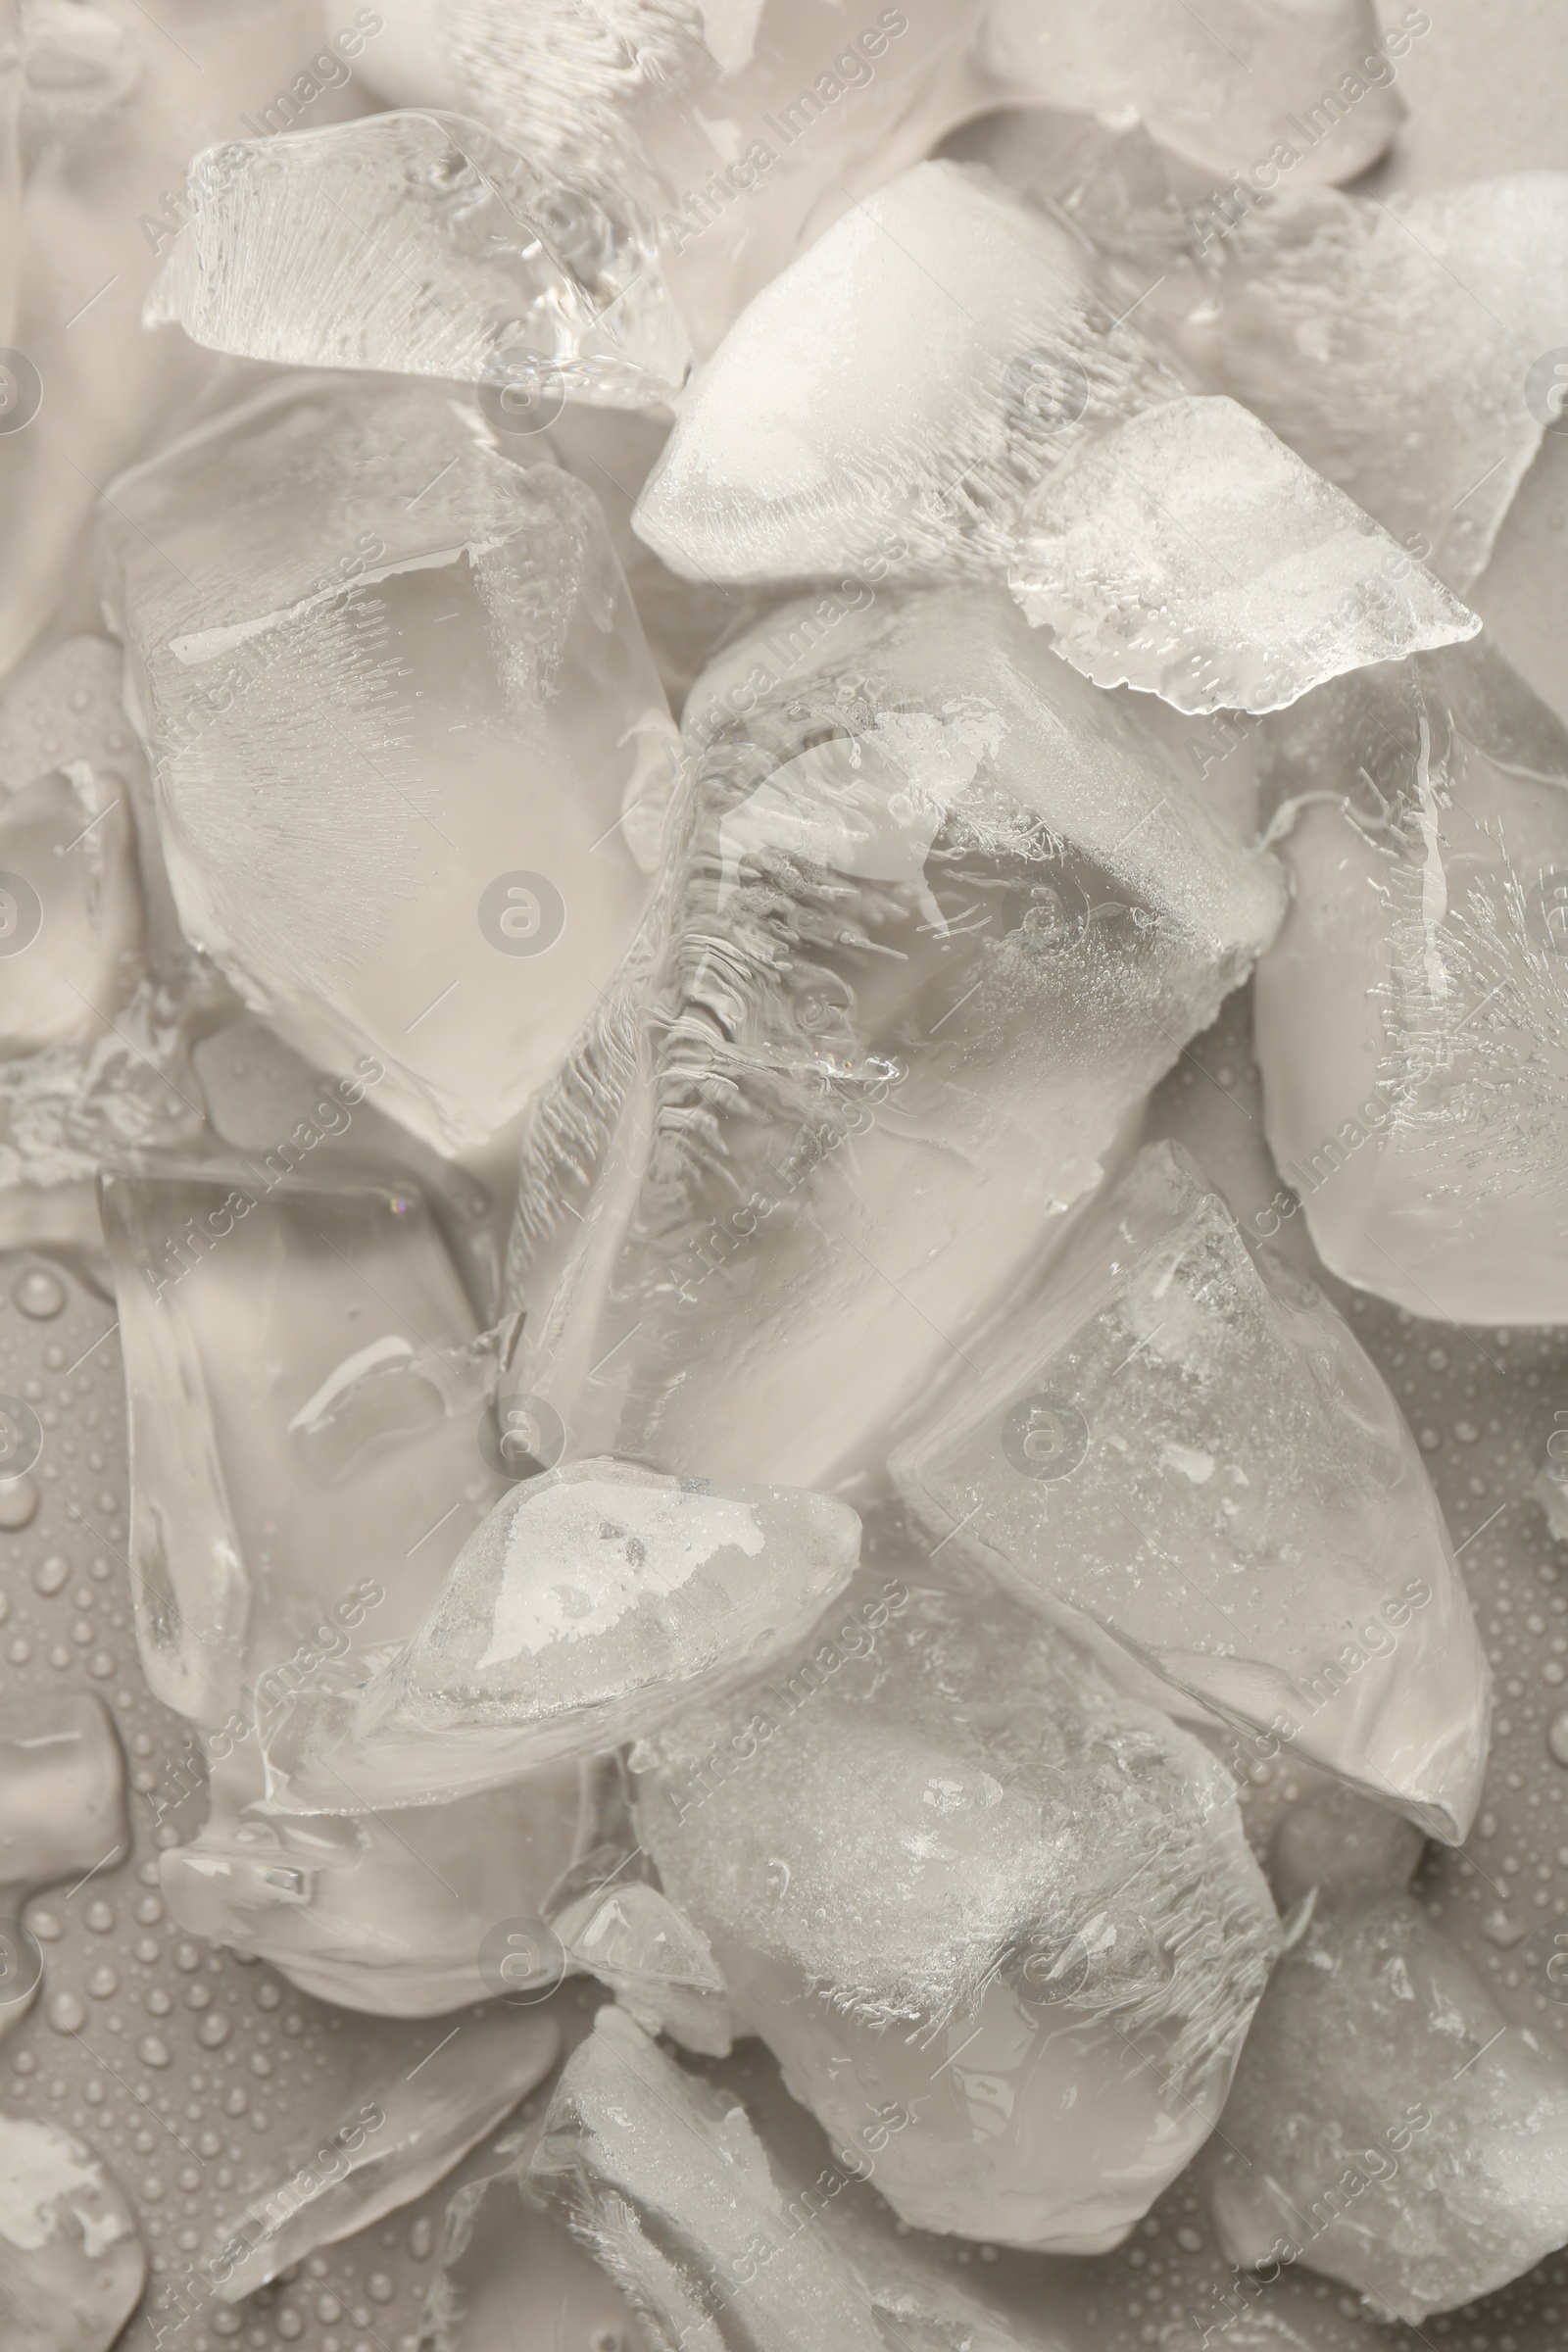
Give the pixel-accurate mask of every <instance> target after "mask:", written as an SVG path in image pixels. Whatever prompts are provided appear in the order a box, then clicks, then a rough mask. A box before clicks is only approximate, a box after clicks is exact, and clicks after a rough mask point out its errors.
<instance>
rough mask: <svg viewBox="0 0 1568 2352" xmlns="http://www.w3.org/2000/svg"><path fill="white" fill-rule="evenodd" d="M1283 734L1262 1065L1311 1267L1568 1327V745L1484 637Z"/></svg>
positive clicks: (1411, 666)
mask: <svg viewBox="0 0 1568 2352" xmlns="http://www.w3.org/2000/svg"><path fill="white" fill-rule="evenodd" d="M1269 723H1270V730H1271V733H1270V744H1271V748H1272V751H1273V754H1274V770H1273V785H1274V788H1275V790H1276V791H1278V792H1280V793H1283V794H1284V795H1285V796H1287V798H1288V801H1289V802H1290V804H1291V806H1290V807H1289V808H1288V809H1286V810H1285V811H1284V812H1282V815H1281V818H1280V820H1279V821H1280V824H1281V825H1282V826H1283V825H1285V824H1287V823H1288V822H1289V824H1290V829H1289V833H1288V837H1287V839H1286V841H1285V845H1284V847H1285V854H1286V856H1287V857H1288V858H1289V860H1290V864H1291V868H1292V872H1293V874H1294V878H1295V894H1294V899H1293V904H1292V909H1291V913H1290V916H1289V919H1288V921H1287V923H1286V925H1285V928H1284V931H1283V932H1282V934H1281V937H1280V940H1279V942H1278V944H1277V946H1276V947H1275V949H1274V950H1273V952H1272V954H1271V955H1270V956H1268V957H1266V958H1265V960H1264V963H1263V965H1262V967H1261V969H1260V972H1259V976H1258V989H1257V1003H1256V1021H1257V1047H1258V1054H1259V1058H1260V1061H1261V1064H1262V1069H1263V1078H1264V1101H1265V1109H1266V1114H1267V1125H1268V1138H1269V1144H1270V1147H1271V1149H1272V1151H1273V1153H1274V1157H1275V1160H1276V1162H1277V1164H1278V1166H1279V1171H1280V1175H1281V1177H1282V1179H1283V1180H1284V1182H1285V1183H1286V1184H1287V1185H1288V1186H1290V1187H1291V1188H1292V1190H1293V1192H1294V1193H1295V1194H1296V1195H1297V1196H1298V1197H1299V1200H1300V1202H1301V1205H1302V1207H1303V1209H1304V1211H1305V1215H1306V1221H1307V1225H1308V1227H1309V1228H1310V1230H1311V1235H1312V1240H1313V1243H1314V1245H1315V1247H1316V1249H1317V1251H1318V1254H1319V1255H1320V1256H1321V1258H1322V1259H1323V1262H1324V1263H1325V1265H1327V1266H1329V1267H1330V1268H1331V1269H1332V1270H1333V1271H1334V1272H1335V1273H1336V1274H1340V1275H1342V1276H1344V1278H1345V1279H1346V1280H1347V1281H1348V1282H1354V1283H1357V1284H1359V1285H1360V1286H1361V1287H1362V1288H1363V1289H1364V1290H1369V1291H1377V1292H1380V1293H1381V1294H1382V1295H1383V1296H1384V1297H1385V1298H1388V1299H1395V1300H1396V1301H1397V1303H1398V1304H1399V1305H1400V1306H1403V1307H1405V1308H1407V1309H1408V1310H1409V1311H1410V1313H1412V1314H1416V1315H1425V1316H1451V1317H1452V1318H1454V1319H1455V1320H1456V1321H1458V1322H1461V1323H1560V1322H1562V1321H1563V1320H1564V1319H1565V1318H1568V1259H1565V1257H1564V1255H1563V1250H1562V1233H1563V1227H1564V1221H1565V1218H1568V1152H1565V1149H1564V1144H1563V1136H1564V1117H1565V1112H1568V954H1565V951H1568V736H1565V735H1564V732H1563V729H1562V727H1561V725H1560V724H1559V723H1558V721H1557V720H1556V718H1555V717H1553V715H1552V714H1551V712H1550V711H1547V710H1546V709H1545V708H1544V705H1542V704H1541V703H1538V702H1537V701H1536V699H1535V697H1534V696H1533V695H1532V694H1531V693H1530V691H1529V689H1528V688H1527V687H1526V686H1525V685H1524V684H1523V683H1522V682H1521V681H1520V679H1519V678H1517V677H1516V676H1515V675H1514V673H1513V671H1512V670H1510V669H1509V668H1508V666H1507V664H1506V663H1505V662H1503V661H1502V659H1501V658H1500V656H1499V655H1497V654H1496V653H1495V652H1494V651H1493V650H1492V649H1491V647H1490V646H1489V645H1488V643H1487V642H1486V641H1485V640H1483V641H1482V642H1481V644H1480V645H1477V646H1473V647H1467V648H1464V649H1461V650H1455V651H1452V652H1448V653H1443V654H1427V655H1418V656H1417V657H1416V658H1415V659H1414V660H1413V661H1412V662H1405V663H1403V664H1401V665H1400V666H1399V667H1398V668H1397V669H1393V670H1383V669H1378V670H1367V671H1363V672H1360V673H1359V674H1357V675H1356V676H1354V677H1350V678H1345V679H1339V680H1336V681H1335V682H1334V683H1332V684H1331V685H1328V686H1325V687H1323V688H1321V689H1320V690H1319V691H1318V692H1317V693H1316V694H1314V695H1310V696H1308V697H1307V698H1306V699H1305V700H1304V701H1302V702H1300V703H1299V704H1298V705H1297V706H1296V707H1295V709H1294V710H1293V711H1290V712H1289V713H1288V714H1287V715H1286V716H1284V717H1281V718H1278V719H1275V720H1272V721H1270V722H1269ZM1292 818H1294V822H1291V821H1290V820H1291V819H1292ZM1281 1206H1282V1208H1283V1213H1284V1214H1286V1215H1289V1214H1291V1213H1293V1210H1292V1205H1291V1201H1290V1197H1289V1196H1285V1197H1284V1200H1283V1202H1282V1204H1281Z"/></svg>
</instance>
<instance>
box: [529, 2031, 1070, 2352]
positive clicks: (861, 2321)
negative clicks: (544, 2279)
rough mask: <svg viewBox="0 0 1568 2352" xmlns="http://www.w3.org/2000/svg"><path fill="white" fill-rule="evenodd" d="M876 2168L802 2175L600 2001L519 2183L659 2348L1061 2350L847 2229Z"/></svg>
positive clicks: (840, 2167)
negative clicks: (854, 2198)
mask: <svg viewBox="0 0 1568 2352" xmlns="http://www.w3.org/2000/svg"><path fill="white" fill-rule="evenodd" d="M866 2170H867V2168H866V2166H865V2160H864V2157H863V2155H862V2156H861V2158H860V2161H859V2163H858V2164H857V2163H856V2160H855V2159H854V2158H853V2157H851V2156H848V2155H846V2156H845V2158H844V2159H843V2161H840V2160H839V2159H838V2157H837V2155H836V2154H835V2158H834V2161H832V2162H831V2163H829V2164H827V2165H824V2166H823V2167H821V2169H820V2170H819V2171H818V2172H817V2173H816V2175H815V2177H814V2179H812V2180H809V2181H803V2180H798V2179H797V2178H795V2177H794V2174H793V2170H792V2168H790V2167H788V2166H786V2165H782V2164H780V2162H779V2161H778V2158H777V2156H776V2154H773V2153H772V2152H770V2151H769V2150H768V2149H767V2148H765V2147H764V2146H763V2144H762V2141H761V2140H760V2137H759V2136H758V2133H757V2131H756V2129H755V2127H754V2126H753V2124H752V2121H751V2119H750V2117H749V2116H748V2115H747V2112H746V2109H745V2107H744V2106H743V2105H742V2104H741V2102H740V2101H739V2099H737V2098H736V2097H735V2096H734V2094H733V2093H732V2092H730V2091H729V2090H727V2089H726V2088H724V2087H723V2086H722V2085H720V2084H710V2083H708V2082H702V2081H700V2080H699V2079H698V2078H697V2077H696V2076H694V2075H691V2074H689V2073H687V2072H686V2071H685V2070H684V2069H683V2068H681V2067H679V2066H677V2065H676V2064H675V2063H674V2061H673V2060H672V2059H670V2058H668V2057H666V2056H665V2054H664V2053H663V2051H662V2050H661V2049H660V2048H659V2046H658V2044H657V2043H656V2042H653V2041H651V2040H649V2038H648V2037H647V2035H646V2034H642V2033H640V2032H639V2031H638V2029H637V2027H636V2026H635V2025H634V2024H633V2023H632V2022H631V2021H630V2019H628V2018H627V2017H625V2016H624V2015H623V2014H622V2013H621V2012H620V2011H618V2010H616V2009H613V2008H606V2009H601V2011H600V2012H599V2015H598V2018H597V2019H596V2020H595V2024H594V2031H593V2033H592V2034H589V2036H588V2037H587V2039H586V2040H585V2041H582V2042H580V2043H579V2044H578V2046H577V2048H576V2049H575V2050H574V2051H573V2052H572V2054H571V2056H570V2057H569V2058H568V2059H567V2061H566V2064H565V2067H564V2070H563V2073H562V2077H561V2082H560V2083H559V2084H558V2086H557V2089H556V2095H555V2097H554V2099H553V2100H552V2102H551V2105H550V2110H549V2113H548V2114H547V2115H546V2117H545V2121H544V2127H543V2130H542V2131H541V2133H540V2137H539V2144H538V2147H537V2149H536V2150H535V2152H534V2154H533V2156H532V2158H531V2160H530V2162H529V2164H528V2167H527V2171H526V2173H525V2175H524V2180H525V2183H526V2187H527V2190H528V2192H529V2194H530V2196H531V2197H532V2198H533V2199H535V2200H536V2201H538V2202H539V2203H541V2204H543V2205H544V2207H545V2209H546V2211H548V2212H550V2213H552V2214H554V2215H556V2216H557V2217H558V2218H559V2219H560V2220H562V2221H564V2223H565V2225H566V2227H567V2228H568V2229H570V2230H571V2232H572V2235H573V2236H574V2237H575V2238H577V2239H578V2240H579V2242H580V2243H581V2244H583V2245H584V2246H586V2247H587V2249H588V2251H589V2252H590V2253H591V2254H592V2256H593V2257H594V2260H595V2261H596V2262H598V2263H599V2264H601V2265H602V2267H603V2268H604V2270H605V2272H606V2273H607V2275H608V2276H609V2277H610V2278H612V2279H613V2281H614V2283H615V2284H616V2286H617V2287H618V2288H619V2289H620V2291H621V2293H622V2294H623V2295H624V2296H625V2298H626V2300H627V2302H628V2303H630V2305H631V2306H632V2309H633V2310H634V2311H635V2312H636V2313H637V2314H638V2316H639V2318H640V2319H641V2321H642V2323H643V2327H644V2328H645V2329H646V2330H647V2333H648V2338H649V2341H650V2342H651V2343H655V2344H659V2345H675V2344H700V2345H702V2346H703V2347H704V2352H800V2347H801V2346H803V2345H806V2344H821V2345H831V2346H832V2347H833V2352H887V2347H888V2346H889V2345H894V2346H908V2347H909V2348H910V2352H914V2347H916V2346H918V2347H920V2348H921V2352H924V2348H925V2347H927V2346H929V2347H930V2348H931V2352H947V2348H948V2347H952V2352H1060V2347H1059V2345H1058V2344H1057V2341H1056V2339H1055V2338H1054V2336H1052V2337H1049V2338H1048V2337H1047V2336H1046V2335H1045V2334H1043V2333H1038V2332H1037V2331H1036V2330H1035V2329H1034V2328H1033V2327H1029V2328H1028V2329H1026V2330H1022V2329H1020V2330H1017V2331H1015V2330H1014V2328H1013V2327H1011V2326H1010V2325H1008V2324H1007V2323H1006V2322H1005V2321H1004V2320H1003V2319H1002V2318H1001V2317H1000V2316H999V2315H997V2314H995V2313H993V2312H991V2311H989V2310H988V2309H987V2308H986V2306H985V2305H984V2303H983V2302H982V2301H981V2300H980V2299H979V2298H978V2297H977V2296H973V2295H970V2294H967V2293H965V2292H964V2291H963V2289H962V2288H961V2287H957V2286H955V2285H954V2284H952V2283H951V2281H950V2280H949V2278H947V2277H946V2276H945V2275H940V2276H939V2275H938V2274H937V2273H936V2270H935V2266H934V2265H928V2264H926V2263H925V2262H924V2261H922V2259H921V2258H920V2257H919V2256H918V2255H916V2254H913V2253H910V2252H908V2251H907V2250H905V2249H903V2248H901V2247H897V2246H890V2245H889V2244H888V2243H886V2242H885V2241H883V2242H879V2241H878V2240H877V2239H876V2238H874V2237H872V2236H871V2234H870V2232H868V2231H865V2230H863V2229H862V2230H860V2231H855V2230H853V2229H851V2228H846V2227H845V2226H844V2219H843V2217H842V2216H841V2215H840V2213H839V2211H838V2209H837V2208H836V2207H835V2205H834V2204H833V2203H832V2202H831V2200H833V2199H835V2198H838V2197H840V2196H843V2195H844V2192H845V2191H846V2190H849V2189H851V2184H852V2182H854V2181H855V2180H858V2179H862V2178H864V2177H866ZM852 2193H853V2192H852ZM848 2201H849V2200H848V2199H847V2200H846V2202H848Z"/></svg>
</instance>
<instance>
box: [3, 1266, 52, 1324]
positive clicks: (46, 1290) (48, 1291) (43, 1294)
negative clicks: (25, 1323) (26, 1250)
mask: <svg viewBox="0 0 1568 2352" xmlns="http://www.w3.org/2000/svg"><path fill="white" fill-rule="evenodd" d="M11 1296H12V1298H13V1299H15V1300H16V1302H17V1304H18V1305H19V1306H20V1307H21V1309H22V1311H23V1313H24V1314H25V1315H31V1316H32V1317H33V1319H34V1321H35V1322H39V1323H46V1322H47V1321H48V1320H49V1317H50V1316H51V1315H58V1314H59V1312H60V1309H61V1308H62V1307H63V1306H64V1305H65V1303H66V1286H65V1284H64V1283H63V1282H62V1281H61V1280H60V1278H59V1276H58V1275H57V1274H50V1273H47V1272H46V1271H45V1270H44V1268H43V1267H42V1266H34V1268H33V1269H32V1272H31V1273H30V1274H24V1276H23V1277H22V1280H21V1281H20V1282H19V1283H18V1284H17V1286H16V1288H15V1289H14V1290H13V1292H12V1294H11Z"/></svg>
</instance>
